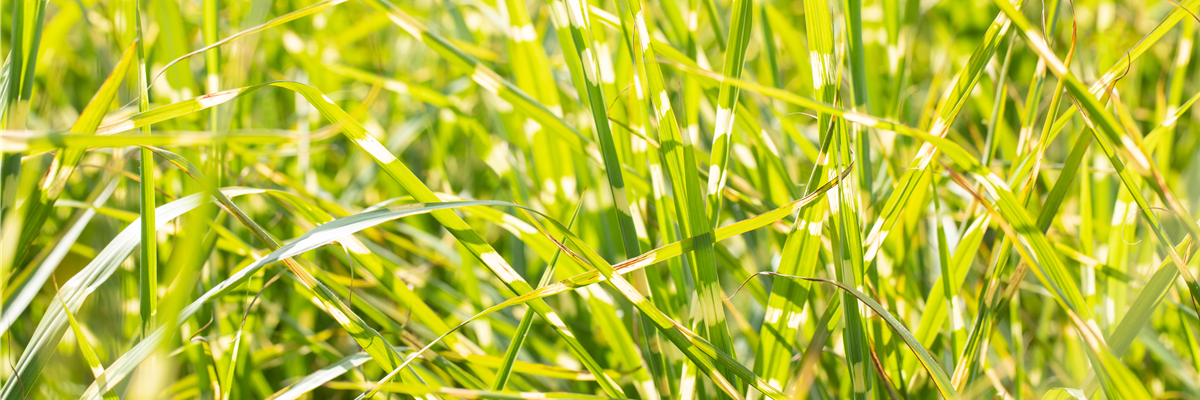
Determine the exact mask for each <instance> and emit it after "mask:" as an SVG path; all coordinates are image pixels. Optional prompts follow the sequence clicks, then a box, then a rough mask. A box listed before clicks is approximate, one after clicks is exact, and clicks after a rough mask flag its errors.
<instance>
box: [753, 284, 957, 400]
mask: <svg viewBox="0 0 1200 400" xmlns="http://www.w3.org/2000/svg"><path fill="white" fill-rule="evenodd" d="M754 275H755V276H757V275H766V276H773V277H781V278H788V279H795V280H802V281H808V282H820V283H826V284H830V285H833V286H836V287H837V288H838V289H841V290H842V291H844V292H846V293H850V294H851V296H852V297H853V298H854V299H855V300H856V301H858V302H861V303H862V304H864V305H866V306H867V307H868V308H870V309H871V311H874V312H875V314H877V315H879V316H881V317H883V319H884V320H885V321H887V324H888V327H890V328H892V331H893V332H896V334H898V335H900V338H901V339H902V340H904V344H905V345H907V346H908V348H909V349H911V350H912V352H913V354H916V355H917V358H918V359H919V360H920V362H921V366H923V367H924V368H925V371H927V372H929V376H931V377H933V381H934V385H936V386H937V388H938V393H939V394H941V395H942V397H943V398H946V399H957V398H959V395H958V392H957V391H955V390H954V385H952V384H950V377H948V376H947V375H946V371H943V370H942V367H941V366H939V365H938V363H937V361H936V360H934V359H933V356H932V355H930V354H929V351H928V350H926V349H925V346H923V345H921V342H920V341H918V340H917V338H916V337H913V335H912V332H909V331H908V329H907V328H905V327H904V324H902V323H900V321H899V320H897V319H896V317H893V316H892V314H891V313H889V312H888V311H887V309H886V308H884V307H883V306H882V305H880V304H879V303H878V302H876V301H875V300H874V299H872V298H871V297H870V296H867V295H866V294H865V293H863V292H861V291H859V290H858V289H855V288H852V287H849V286H846V285H845V284H843V283H841V282H838V281H832V280H828V279H821V278H811V277H805V276H795V275H784V274H780V273H775V272H768V271H761V272H756V273H755V274H754Z"/></svg>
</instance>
